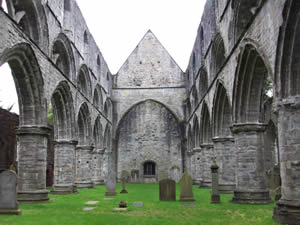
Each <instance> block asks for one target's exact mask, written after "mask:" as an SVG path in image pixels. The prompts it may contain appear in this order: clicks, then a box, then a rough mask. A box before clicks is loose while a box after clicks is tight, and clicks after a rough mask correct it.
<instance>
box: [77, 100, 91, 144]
mask: <svg viewBox="0 0 300 225" xmlns="http://www.w3.org/2000/svg"><path fill="white" fill-rule="evenodd" d="M77 126H78V145H90V141H91V133H92V132H91V116H90V111H89V108H88V105H87V103H83V104H82V105H81V106H80V108H79V113H78V117H77Z"/></svg>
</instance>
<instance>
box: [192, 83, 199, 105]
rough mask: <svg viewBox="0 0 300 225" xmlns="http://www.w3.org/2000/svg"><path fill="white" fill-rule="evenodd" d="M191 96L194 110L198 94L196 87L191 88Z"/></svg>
mask: <svg viewBox="0 0 300 225" xmlns="http://www.w3.org/2000/svg"><path fill="white" fill-rule="evenodd" d="M192 96H193V108H194V109H195V108H196V106H197V104H198V93H197V88H196V85H194V86H193V87H192Z"/></svg>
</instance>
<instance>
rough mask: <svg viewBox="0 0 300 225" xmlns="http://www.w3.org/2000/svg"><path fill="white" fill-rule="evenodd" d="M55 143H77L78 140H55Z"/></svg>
mask: <svg viewBox="0 0 300 225" xmlns="http://www.w3.org/2000/svg"><path fill="white" fill-rule="evenodd" d="M53 144H54V145H77V144H78V141H76V140H55V141H54V142H53Z"/></svg>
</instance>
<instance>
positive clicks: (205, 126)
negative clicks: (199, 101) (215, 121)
mask: <svg viewBox="0 0 300 225" xmlns="http://www.w3.org/2000/svg"><path fill="white" fill-rule="evenodd" d="M200 118H201V122H200V144H206V143H211V142H212V129H211V122H210V121H211V120H210V116H209V111H208V107H207V104H206V102H205V101H204V102H203V105H202V110H201V117H200Z"/></svg>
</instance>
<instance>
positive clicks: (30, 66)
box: [0, 43, 47, 126]
mask: <svg viewBox="0 0 300 225" xmlns="http://www.w3.org/2000/svg"><path fill="white" fill-rule="evenodd" d="M6 62H7V63H8V64H9V66H10V68H11V70H12V75H13V78H14V81H15V85H16V90H17V94H18V99H19V107H20V123H19V124H20V126H24V125H46V124H47V121H46V118H47V116H46V115H47V112H46V108H45V106H46V102H45V97H44V81H43V76H42V73H41V71H40V67H39V64H38V61H37V59H36V56H35V54H34V52H33V50H32V48H31V47H30V45H28V44H25V43H21V44H17V45H15V46H13V47H12V48H9V49H6V50H5V51H4V52H3V54H2V55H1V56H0V66H1V65H2V64H4V63H6Z"/></svg>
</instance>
